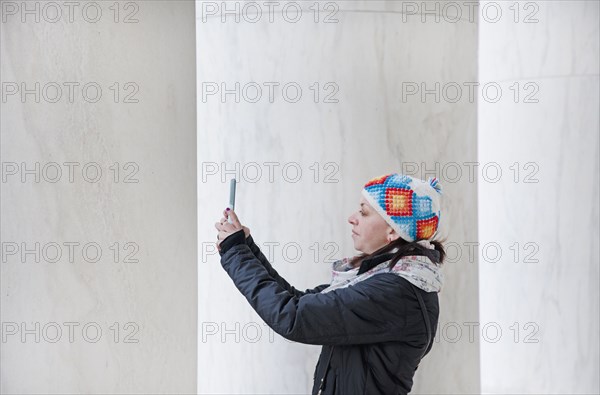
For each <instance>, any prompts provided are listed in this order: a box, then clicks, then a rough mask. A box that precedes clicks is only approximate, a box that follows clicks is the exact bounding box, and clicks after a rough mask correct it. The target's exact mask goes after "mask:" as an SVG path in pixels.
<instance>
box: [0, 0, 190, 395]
mask: <svg viewBox="0 0 600 395" xmlns="http://www.w3.org/2000/svg"><path fill="white" fill-rule="evenodd" d="M67 3H68V4H67ZM0 6H1V7H2V21H1V24H0V36H1V37H0V58H1V60H0V70H1V82H2V102H1V107H0V112H1V114H0V118H1V151H0V153H1V156H2V160H1V161H2V177H3V179H2V183H1V184H0V187H1V213H2V214H1V240H2V262H1V271H0V273H1V281H0V287H1V292H0V295H1V303H0V307H1V312H0V317H1V321H2V336H3V337H2V343H1V345H0V347H1V350H2V351H1V353H0V355H1V356H0V364H1V368H0V375H1V380H0V392H2V393H28V394H31V393H60V394H64V393H104V394H107V393H194V392H195V391H196V378H197V376H196V372H197V364H196V350H197V344H196V341H197V340H196V339H197V336H196V333H197V311H198V310H197V300H196V295H197V281H196V278H197V245H196V239H197V229H196V225H197V222H196V210H197V203H196V176H197V174H196V168H195V163H196V134H195V132H196V89H195V79H196V74H195V72H196V70H195V35H194V26H195V22H194V3H193V2H190V1H133V2H127V3H126V2H33V1H32V2H9V1H2V2H1V4H0Z"/></svg>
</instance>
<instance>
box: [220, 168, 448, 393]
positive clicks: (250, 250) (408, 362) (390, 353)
mask: <svg viewBox="0 0 600 395" xmlns="http://www.w3.org/2000/svg"><path fill="white" fill-rule="evenodd" d="M361 192H362V198H361V201H360V209H359V210H358V211H357V212H355V213H354V214H352V215H351V216H350V217H349V218H348V222H349V223H350V224H351V225H352V239H353V241H354V247H355V248H356V249H357V250H358V251H361V252H362V254H361V255H358V256H355V257H353V258H352V259H350V258H344V259H341V260H338V261H336V262H334V263H333V267H332V269H333V270H332V281H331V283H330V284H322V285H319V286H318V287H316V288H314V289H307V290H306V291H304V292H302V291H299V290H297V289H296V288H294V287H293V286H291V285H290V284H289V283H288V282H287V281H286V280H285V279H283V278H282V277H281V276H280V275H279V274H278V273H277V272H276V271H275V269H273V267H272V266H271V264H270V263H269V262H268V260H267V259H266V258H265V256H264V255H263V254H262V253H261V251H260V250H259V248H258V247H257V246H256V244H255V243H254V241H253V239H252V236H251V235H250V230H249V229H248V228H247V227H245V226H243V225H242V224H241V223H240V221H239V219H238V217H237V215H236V214H235V213H234V212H233V211H229V210H226V211H224V217H223V218H222V219H221V221H220V222H217V223H216V224H215V227H216V228H217V230H218V231H219V233H218V235H217V240H218V242H217V248H218V249H219V253H220V255H221V264H222V266H223V268H224V269H225V270H226V271H227V273H228V274H229V276H230V277H231V279H232V280H233V282H234V283H235V286H236V287H237V288H238V289H239V291H240V292H241V293H242V294H243V295H244V296H245V297H246V299H247V300H248V302H249V303H250V305H251V306H252V308H254V310H256V312H257V313H258V314H259V315H260V317H261V318H262V319H263V320H264V321H265V322H266V323H267V324H268V325H269V326H270V327H271V328H272V329H273V330H274V331H275V332H277V333H278V334H280V335H281V336H283V337H285V338H286V339H289V340H293V341H297V342H300V343H306V344H319V345H323V347H322V350H321V355H320V357H319V360H318V362H317V366H316V368H315V374H314V378H313V379H314V383H313V388H312V394H313V395H315V394H323V395H325V394H344V395H346V394H369V395H371V394H386V395H387V394H407V393H409V392H410V390H411V388H412V384H413V376H414V373H415V371H416V369H417V367H418V366H419V362H420V361H421V359H422V358H423V357H424V356H425V355H426V354H427V353H428V352H429V350H430V349H431V347H432V345H433V339H434V337H435V334H436V329H437V323H438V316H439V306H438V295H437V294H438V292H440V291H441V287H442V281H443V276H442V273H441V267H442V263H443V260H444V256H445V253H444V249H443V246H442V244H441V242H438V241H434V240H433V237H434V236H435V235H436V234H437V230H438V223H439V219H440V199H441V188H440V186H439V184H438V181H437V179H435V178H430V179H429V180H428V181H423V180H420V179H418V178H412V177H410V176H406V175H402V174H388V175H384V176H381V177H377V178H374V179H372V180H370V181H369V182H367V183H366V184H365V186H364V188H363V189H362V191H361ZM229 216H231V219H232V222H233V223H231V224H230V223H228V222H227V219H228V218H229Z"/></svg>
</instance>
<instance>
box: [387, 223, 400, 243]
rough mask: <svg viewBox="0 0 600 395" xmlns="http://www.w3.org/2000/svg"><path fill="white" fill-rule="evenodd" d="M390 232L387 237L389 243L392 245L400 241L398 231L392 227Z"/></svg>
mask: <svg viewBox="0 0 600 395" xmlns="http://www.w3.org/2000/svg"><path fill="white" fill-rule="evenodd" d="M389 229H390V230H389V231H388V235H387V240H388V242H389V243H391V242H392V241H395V240H398V238H399V237H400V235H399V234H398V232H396V230H395V229H394V228H392V227H391V226H390V227H389Z"/></svg>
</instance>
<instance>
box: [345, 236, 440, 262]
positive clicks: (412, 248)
mask: <svg viewBox="0 0 600 395" xmlns="http://www.w3.org/2000/svg"><path fill="white" fill-rule="evenodd" d="M430 242H431V244H433V246H434V247H435V249H433V250H431V249H429V248H425V247H424V246H422V245H421V244H419V243H417V241H412V242H409V241H406V240H404V239H403V238H402V237H399V238H398V239H396V240H394V241H391V242H389V243H388V244H386V245H384V246H383V247H381V248H380V249H378V250H377V251H374V252H372V253H371V254H365V253H362V254H360V255H357V256H355V257H354V258H352V259H351V260H350V264H351V265H352V266H353V267H357V266H360V264H361V263H362V261H363V260H365V259H368V258H372V257H374V256H376V255H381V254H385V253H388V252H391V251H392V250H393V249H394V248H398V251H396V253H395V254H394V256H393V257H392V260H391V262H390V266H389V267H390V269H391V268H393V267H394V266H395V265H396V263H397V262H398V261H399V260H400V258H402V257H405V256H409V255H424V256H426V257H428V258H429V259H430V260H431V261H432V262H434V263H437V264H439V265H441V264H443V263H444V258H445V257H446V251H445V250H444V246H443V244H442V243H444V242H446V239H443V240H439V241H438V240H430Z"/></svg>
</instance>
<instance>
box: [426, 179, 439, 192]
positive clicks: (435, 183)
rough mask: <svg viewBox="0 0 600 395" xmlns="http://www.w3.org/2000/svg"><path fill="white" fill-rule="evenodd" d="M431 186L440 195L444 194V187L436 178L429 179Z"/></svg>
mask: <svg viewBox="0 0 600 395" xmlns="http://www.w3.org/2000/svg"><path fill="white" fill-rule="evenodd" d="M428 181H429V185H431V187H432V188H433V189H435V190H436V191H437V192H438V193H439V194H440V195H441V194H442V186H441V185H440V183H439V181H438V179H437V178H436V177H429V180H428Z"/></svg>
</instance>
